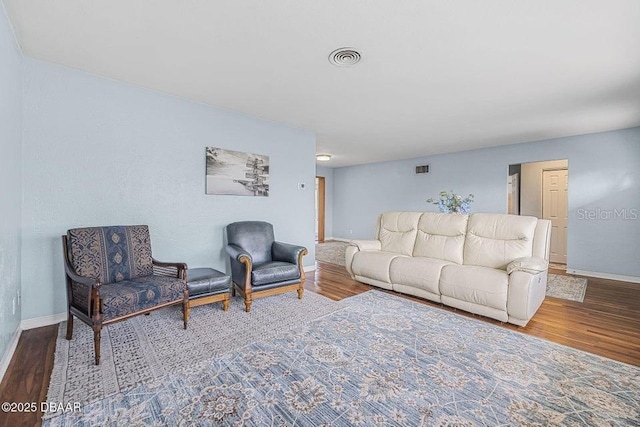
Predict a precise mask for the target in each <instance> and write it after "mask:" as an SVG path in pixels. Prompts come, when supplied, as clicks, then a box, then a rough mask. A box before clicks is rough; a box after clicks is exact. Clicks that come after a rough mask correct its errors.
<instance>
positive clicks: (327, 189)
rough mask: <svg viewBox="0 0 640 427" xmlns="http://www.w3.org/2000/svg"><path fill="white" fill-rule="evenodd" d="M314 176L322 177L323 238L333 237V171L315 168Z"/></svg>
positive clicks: (319, 167)
mask: <svg viewBox="0 0 640 427" xmlns="http://www.w3.org/2000/svg"><path fill="white" fill-rule="evenodd" d="M316 176H323V177H324V199H325V200H324V236H325V238H329V237H334V236H333V169H331V168H325V167H322V166H316Z"/></svg>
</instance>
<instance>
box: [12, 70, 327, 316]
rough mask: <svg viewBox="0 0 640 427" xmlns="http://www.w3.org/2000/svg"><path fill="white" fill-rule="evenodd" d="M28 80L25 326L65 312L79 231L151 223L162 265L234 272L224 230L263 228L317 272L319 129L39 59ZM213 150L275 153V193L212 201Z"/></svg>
mask: <svg viewBox="0 0 640 427" xmlns="http://www.w3.org/2000/svg"><path fill="white" fill-rule="evenodd" d="M24 72H25V89H24V102H25V107H24V117H23V119H24V136H23V137H24V159H23V162H24V169H25V173H24V205H23V228H24V231H23V236H24V239H23V269H22V274H23V292H24V310H23V318H25V319H28V318H33V317H39V316H45V315H50V314H54V313H60V312H63V311H64V310H65V304H66V295H65V288H64V276H63V266H62V251H61V244H60V235H62V234H64V233H65V232H66V230H67V229H69V228H72V227H83V226H97V225H109V224H148V225H149V226H150V230H151V240H152V247H153V255H154V257H156V258H157V259H160V260H166V261H182V262H186V263H188V265H189V266H191V267H197V266H200V267H202V266H210V267H214V268H217V269H219V270H222V271H225V270H227V263H228V257H227V256H226V254H225V252H224V238H223V228H224V226H225V225H226V224H228V223H230V222H233V221H240V220H252V219H256V220H265V221H269V222H272V223H273V224H274V227H275V232H276V238H277V239H278V240H282V241H285V242H292V243H298V244H302V245H305V246H306V247H307V248H308V249H309V256H308V257H307V258H306V260H305V265H307V266H310V265H313V262H314V256H315V255H314V250H313V249H314V191H313V188H314V185H313V183H314V177H315V155H314V152H315V136H314V134H313V133H312V132H309V131H304V130H299V129H291V128H288V127H285V126H281V125H277V124H274V123H271V122H266V121H261V120H257V119H254V118H250V117H247V116H242V115H238V114H233V113H229V112H224V111H220V110H217V109H214V108H212V107H209V106H205V105H202V104H196V103H193V102H189V101H186V100H182V99H178V98H175V97H170V96H165V95H162V94H160V93H157V92H153V91H149V90H145V89H141V88H138V87H135V86H131V85H127V84H122V83H119V82H116V81H112V80H107V79H103V78H99V77H96V76H93V75H90V74H86V73H83V72H79V71H74V70H70V69H67V68H63V67H59V66H56V65H52V64H49V63H45V62H41V61H37V60H33V59H25V61H24ZM207 146H217V147H223V148H228V149H232V150H237V151H248V152H253V153H257V154H265V155H268V156H270V175H269V178H270V196H269V197H242V196H211V195H209V196H208V195H205V193H204V192H205V188H204V184H205V147H207ZM298 182H304V183H306V184H307V185H306V189H305V190H298V189H297V183H298Z"/></svg>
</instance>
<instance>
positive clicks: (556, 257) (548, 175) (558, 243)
mask: <svg viewBox="0 0 640 427" xmlns="http://www.w3.org/2000/svg"><path fill="white" fill-rule="evenodd" d="M568 184H569V174H568V171H567V169H559V170H546V171H542V218H544V219H548V220H550V221H551V250H550V253H549V260H550V261H551V262H557V263H562V264H566V263H567V222H568V221H567V217H568V201H567V190H568Z"/></svg>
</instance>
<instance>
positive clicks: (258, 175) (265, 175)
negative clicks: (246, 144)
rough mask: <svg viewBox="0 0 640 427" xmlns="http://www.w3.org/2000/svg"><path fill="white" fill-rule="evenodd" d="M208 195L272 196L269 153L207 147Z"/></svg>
mask: <svg viewBox="0 0 640 427" xmlns="http://www.w3.org/2000/svg"><path fill="white" fill-rule="evenodd" d="M206 155H207V176H206V189H205V192H206V194H226V195H233V196H262V197H268V196H269V156H264V155H262V154H253V153H243V152H240V151H233V150H226V149H224V148H218V147H207V154H206Z"/></svg>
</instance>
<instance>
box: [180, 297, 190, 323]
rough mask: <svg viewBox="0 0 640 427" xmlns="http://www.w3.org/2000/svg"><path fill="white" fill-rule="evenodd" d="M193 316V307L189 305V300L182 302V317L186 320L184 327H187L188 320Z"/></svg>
mask: <svg viewBox="0 0 640 427" xmlns="http://www.w3.org/2000/svg"><path fill="white" fill-rule="evenodd" d="M189 317H191V307H190V306H189V300H187V301H185V302H183V303H182V319H183V321H184V328H185V329H187V322H189Z"/></svg>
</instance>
